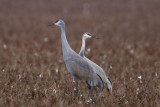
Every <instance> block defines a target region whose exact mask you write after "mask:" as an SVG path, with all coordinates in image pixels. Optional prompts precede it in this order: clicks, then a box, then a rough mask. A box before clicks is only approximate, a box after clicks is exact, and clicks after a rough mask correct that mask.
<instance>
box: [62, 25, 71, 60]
mask: <svg viewBox="0 0 160 107" xmlns="http://www.w3.org/2000/svg"><path fill="white" fill-rule="evenodd" d="M61 39H62V51H63V57H64V59H65V58H66V56H67V55H68V54H69V53H70V52H71V51H73V50H72V49H71V47H70V45H69V44H68V41H67V38H66V33H65V25H63V26H61Z"/></svg>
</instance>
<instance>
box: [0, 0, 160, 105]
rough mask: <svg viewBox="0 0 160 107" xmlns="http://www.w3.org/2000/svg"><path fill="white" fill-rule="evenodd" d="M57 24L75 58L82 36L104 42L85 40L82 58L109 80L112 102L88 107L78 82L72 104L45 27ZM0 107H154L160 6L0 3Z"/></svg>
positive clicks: (54, 40) (159, 70)
mask: <svg viewBox="0 0 160 107" xmlns="http://www.w3.org/2000/svg"><path fill="white" fill-rule="evenodd" d="M59 18H61V19H63V20H64V21H65V23H66V34H67V39H68V41H69V43H70V45H71V47H72V48H73V49H74V50H75V51H76V52H77V53H78V52H79V50H80V47H81V38H82V34H83V33H84V32H90V33H92V34H94V35H97V36H100V37H102V38H103V39H98V40H96V39H90V40H87V48H86V50H87V49H90V50H91V51H90V52H88V54H86V56H87V57H88V58H90V59H91V60H93V61H94V62H96V63H97V64H98V65H100V66H102V68H103V69H104V70H105V72H106V74H107V75H108V77H110V79H111V80H112V82H113V92H112V93H111V94H110V93H109V92H107V90H106V89H104V91H103V92H102V93H101V94H100V95H99V96H98V97H95V98H94V101H92V102H89V101H88V100H89V98H90V93H89V91H88V89H87V86H86V84H85V83H83V82H80V81H79V97H78V99H76V100H75V99H74V87H75V83H74V82H73V78H72V76H71V75H70V74H69V72H68V71H67V69H66V67H65V64H64V61H63V57H62V49H61V38H60V29H59V28H58V27H48V26H47V24H49V23H51V22H53V21H56V20H57V19H59ZM86 52H87V51H86ZM57 70H58V72H56V71H57ZM140 78H141V79H140ZM0 106H15V107H17V106H38V107H39V106H53V107H55V106H61V107H64V106H69V107H75V106H76V107H77V106H97V107H117V106H122V107H124V106H127V107H128V106H131V107H159V106H160V1H159V0H102V1H98V0H88V1H86V0H79V1H78V0H77V1H76V0H57V1H54V0H28V1H27V0H16V1H13V0H12V1H11V0H0Z"/></svg>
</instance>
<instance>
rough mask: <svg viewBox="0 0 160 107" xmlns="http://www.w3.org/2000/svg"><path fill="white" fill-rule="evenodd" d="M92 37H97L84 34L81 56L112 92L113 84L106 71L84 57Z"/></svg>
mask: <svg viewBox="0 0 160 107" xmlns="http://www.w3.org/2000/svg"><path fill="white" fill-rule="evenodd" d="M92 37H95V36H93V35H91V34H90V33H88V32H86V33H84V34H83V36H82V47H81V50H80V52H79V55H80V56H82V57H83V58H84V59H85V60H86V61H87V62H88V64H89V65H91V67H92V69H93V71H95V73H96V74H98V75H99V76H100V77H101V78H102V80H103V82H104V83H106V85H107V87H108V90H109V91H110V92H112V83H111V81H110V79H109V78H107V76H106V74H105V72H104V70H103V69H102V68H101V67H100V66H98V65H97V64H96V63H94V62H92V61H91V60H89V59H88V58H87V57H85V56H84V51H85V44H86V39H88V38H92Z"/></svg>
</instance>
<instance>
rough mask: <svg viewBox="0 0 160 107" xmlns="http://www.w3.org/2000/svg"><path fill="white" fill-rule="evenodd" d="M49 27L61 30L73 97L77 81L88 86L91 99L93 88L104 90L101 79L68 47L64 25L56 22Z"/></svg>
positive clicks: (61, 21) (76, 92) (76, 91)
mask: <svg viewBox="0 0 160 107" xmlns="http://www.w3.org/2000/svg"><path fill="white" fill-rule="evenodd" d="M49 25H56V26H59V27H60V28H61V40H62V51H63V58H64V62H65V64H66V67H67V70H68V71H69V72H70V73H71V75H72V76H73V77H74V80H75V82H76V90H75V96H76V97H77V95H78V80H82V81H84V82H86V83H87V84H89V85H90V87H91V88H90V92H91V98H93V87H95V86H97V87H99V88H100V90H101V91H102V90H103V88H104V83H103V80H102V78H101V77H100V76H99V75H98V74H96V73H95V72H94V71H93V69H92V67H91V65H90V64H89V63H88V62H87V61H86V60H85V59H84V58H83V57H81V56H80V55H79V54H77V53H76V52H75V51H73V49H72V48H71V47H70V45H69V44H68V41H67V38H66V33H65V23H64V22H63V20H61V19H60V20H57V21H56V22H55V23H52V24H49Z"/></svg>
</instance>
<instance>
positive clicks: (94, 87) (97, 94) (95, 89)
mask: <svg viewBox="0 0 160 107" xmlns="http://www.w3.org/2000/svg"><path fill="white" fill-rule="evenodd" d="M94 89H95V91H96V96H97V97H98V91H97V88H96V87H94Z"/></svg>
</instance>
